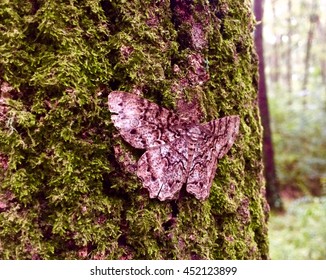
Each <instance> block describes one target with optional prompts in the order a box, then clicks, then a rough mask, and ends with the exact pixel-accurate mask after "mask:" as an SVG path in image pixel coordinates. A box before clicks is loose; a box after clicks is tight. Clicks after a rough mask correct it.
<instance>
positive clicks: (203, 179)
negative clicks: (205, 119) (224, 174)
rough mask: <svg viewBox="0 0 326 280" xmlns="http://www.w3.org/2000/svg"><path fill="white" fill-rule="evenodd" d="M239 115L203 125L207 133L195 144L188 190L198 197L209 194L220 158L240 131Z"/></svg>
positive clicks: (205, 196) (202, 198)
mask: <svg viewBox="0 0 326 280" xmlns="http://www.w3.org/2000/svg"><path fill="white" fill-rule="evenodd" d="M239 125H240V118H239V116H228V117H224V118H221V119H217V120H213V121H211V122H209V123H207V124H204V125H202V127H203V128H204V130H205V131H206V133H203V135H202V139H199V141H198V142H197V145H196V146H195V150H194V154H193V156H192V160H191V165H190V169H189V176H188V180H187V192H189V193H191V194H193V195H194V196H195V197H196V198H197V199H200V200H204V199H206V198H207V197H208V196H209V192H210V189H211V186H212V182H213V179H214V177H215V173H216V169H217V163H218V159H220V158H222V157H223V156H224V155H225V154H226V153H227V152H228V151H229V150H230V148H231V146H232V145H233V143H234V141H235V139H236V137H237V135H238V132H239Z"/></svg>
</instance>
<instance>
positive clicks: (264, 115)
mask: <svg viewBox="0 0 326 280" xmlns="http://www.w3.org/2000/svg"><path fill="white" fill-rule="evenodd" d="M263 5H264V1H263V0H255V1H254V12H255V16H256V20H257V21H258V22H260V24H259V25H257V27H256V31H255V45H256V49H257V54H258V57H259V86H258V88H259V90H258V103H259V109H260V117H261V120H262V125H263V128H264V131H263V154H264V157H263V158H264V166H265V170H264V174H265V178H266V191H267V192H266V194H267V201H268V203H269V205H270V206H271V208H273V209H277V210H281V209H282V202H281V198H280V195H279V186H278V181H277V175H276V169H275V161H274V149H273V141H272V130H271V125H270V114H269V108H268V98H267V87H266V79H265V63H264V47H263V43H264V42H263V22H262V19H263V13H264V9H263Z"/></svg>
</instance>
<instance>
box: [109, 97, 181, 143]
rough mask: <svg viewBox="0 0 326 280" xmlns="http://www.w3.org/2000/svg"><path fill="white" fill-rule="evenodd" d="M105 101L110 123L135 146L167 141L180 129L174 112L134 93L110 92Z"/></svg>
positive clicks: (177, 134) (174, 137)
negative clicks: (107, 104)
mask: <svg viewBox="0 0 326 280" xmlns="http://www.w3.org/2000/svg"><path fill="white" fill-rule="evenodd" d="M108 103H109V110H110V111H111V113H113V114H112V116H111V119H112V122H113V124H114V126H115V127H116V128H117V129H118V130H119V132H120V134H121V136H122V137H123V138H124V139H125V140H126V141H127V142H128V143H130V144H131V145H132V146H133V147H135V148H138V149H147V148H149V147H155V146H160V145H164V144H168V143H171V142H173V141H174V140H176V139H177V138H179V137H180V133H182V131H183V130H182V129H181V128H180V126H182V123H181V122H180V120H179V118H178V117H177V115H176V114H174V113H172V112H170V111H169V110H167V109H164V108H162V107H160V106H158V105H157V104H155V103H152V102H150V101H148V100H146V99H144V98H141V97H139V96H137V95H135V94H131V93H127V92H122V91H113V92H111V93H110V95H109V98H108Z"/></svg>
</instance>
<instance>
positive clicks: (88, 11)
mask: <svg viewBox="0 0 326 280" xmlns="http://www.w3.org/2000/svg"><path fill="white" fill-rule="evenodd" d="M0 18H1V22H2V29H3V30H4V32H2V33H1V35H0V36H1V40H0V42H1V45H0V50H1V53H2V56H1V58H0V63H1V68H0V74H1V82H2V83H3V82H6V83H8V85H9V86H10V88H11V90H10V92H9V93H10V98H5V99H4V100H5V101H4V102H5V103H6V104H5V105H2V106H6V113H5V116H4V117H1V119H3V121H1V134H0V144H1V145H0V147H1V148H0V153H1V158H2V159H5V161H3V162H6V164H2V165H1V166H2V168H1V176H0V179H1V196H0V202H1V203H0V210H1V213H0V257H1V258H5V259H30V258H32V259H266V258H268V238H267V225H266V223H267V216H268V206H267V203H266V200H265V196H264V195H265V189H264V182H263V179H262V178H263V176H262V158H261V157H262V156H261V155H262V150H261V144H262V143H261V126H260V122H259V116H258V108H257V84H258V80H257V60H256V57H255V55H254V51H253V38H252V32H253V18H252V14H251V7H250V1H243V2H239V1H238V0H227V1H176V0H175V1H164V0H162V1H128V2H126V1H108V0H102V1H96V0H88V1H36V0H35V1H26V3H25V4H24V5H22V4H21V1H2V3H1V4H0ZM114 90H121V91H127V92H132V93H135V94H141V95H142V97H144V98H147V99H150V100H151V101H152V102H155V103H157V104H158V105H159V106H162V107H165V108H168V109H169V110H172V111H173V110H174V111H175V112H176V113H178V114H179V115H181V117H182V118H185V119H187V120H189V121H191V120H194V121H199V122H201V123H202V122H207V121H210V120H212V119H216V118H221V117H224V116H228V115H239V116H240V118H241V120H240V134H239V136H238V139H237V141H236V142H235V144H234V145H233V147H232V149H231V150H230V151H229V153H228V154H227V155H226V156H225V157H224V158H223V159H222V160H220V162H219V168H218V171H217V174H216V176H215V179H214V183H213V186H212V188H211V192H210V196H209V198H208V199H207V200H205V201H199V200H197V199H195V198H194V197H193V196H192V195H188V194H185V193H183V194H182V195H181V196H180V197H179V198H178V199H176V200H174V201H171V202H161V201H159V200H156V199H150V198H149V195H148V192H147V191H146V190H145V189H144V188H142V184H141V182H140V181H139V180H138V179H137V177H136V176H135V175H133V174H132V173H130V171H132V170H133V168H134V163H135V162H136V161H137V160H138V159H139V157H140V156H141V154H142V153H143V151H142V150H137V149H134V148H132V147H131V146H130V145H128V143H126V142H124V141H123V140H122V139H121V138H120V137H119V136H118V135H117V131H116V130H115V128H114V127H113V125H112V123H111V121H110V113H109V110H108V107H107V97H108V94H109V93H110V92H111V91H114ZM114 151H116V153H115V152H114ZM4 167H5V168H4Z"/></svg>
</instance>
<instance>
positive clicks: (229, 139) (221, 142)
mask: <svg viewBox="0 0 326 280" xmlns="http://www.w3.org/2000/svg"><path fill="white" fill-rule="evenodd" d="M239 126H240V117H239V116H227V117H224V118H221V119H216V120H213V121H210V122H208V123H206V124H204V125H203V127H204V128H205V129H206V130H207V131H208V135H210V136H209V137H211V139H213V143H214V144H213V146H214V150H215V152H216V153H217V157H218V159H220V158H222V157H223V156H224V155H225V154H226V153H227V152H228V151H229V150H230V149H231V147H232V145H233V143H234V141H235V139H236V138H237V136H238V133H239Z"/></svg>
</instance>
